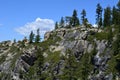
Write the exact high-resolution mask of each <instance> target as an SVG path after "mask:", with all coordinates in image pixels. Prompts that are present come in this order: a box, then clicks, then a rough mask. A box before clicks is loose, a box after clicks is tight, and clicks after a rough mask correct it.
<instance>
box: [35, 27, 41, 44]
mask: <svg viewBox="0 0 120 80" xmlns="http://www.w3.org/2000/svg"><path fill="white" fill-rule="evenodd" d="M39 42H40V32H39V29H37V35H36V38H35V43H39Z"/></svg>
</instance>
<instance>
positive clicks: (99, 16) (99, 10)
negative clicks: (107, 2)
mask: <svg viewBox="0 0 120 80" xmlns="http://www.w3.org/2000/svg"><path fill="white" fill-rule="evenodd" d="M96 14H97V15H96V16H97V18H96V23H97V25H98V27H101V26H102V7H101V5H100V4H99V3H98V4H97V9H96Z"/></svg>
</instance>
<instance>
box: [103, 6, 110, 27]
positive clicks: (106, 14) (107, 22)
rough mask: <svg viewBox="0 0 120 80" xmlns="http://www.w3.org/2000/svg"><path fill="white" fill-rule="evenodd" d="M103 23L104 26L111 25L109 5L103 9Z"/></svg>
mask: <svg viewBox="0 0 120 80" xmlns="http://www.w3.org/2000/svg"><path fill="white" fill-rule="evenodd" d="M103 23H104V27H106V26H110V25H111V8H110V7H107V8H106V9H105V10H104V21H103Z"/></svg>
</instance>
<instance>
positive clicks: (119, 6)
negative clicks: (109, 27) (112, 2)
mask: <svg viewBox="0 0 120 80" xmlns="http://www.w3.org/2000/svg"><path fill="white" fill-rule="evenodd" d="M117 7H118V10H119V11H120V0H119V1H118V3H117Z"/></svg>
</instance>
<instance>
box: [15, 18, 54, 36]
mask: <svg viewBox="0 0 120 80" xmlns="http://www.w3.org/2000/svg"><path fill="white" fill-rule="evenodd" d="M38 28H39V29H40V35H41V36H43V35H44V33H45V32H47V31H51V30H53V29H54V21H53V20H51V19H41V18H37V19H36V20H35V21H33V22H29V23H26V24H25V25H24V26H21V27H19V28H16V29H15V31H17V32H18V33H20V34H21V35H24V36H28V35H29V34H30V32H31V31H33V32H34V33H36V30H37V29H38Z"/></svg>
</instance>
